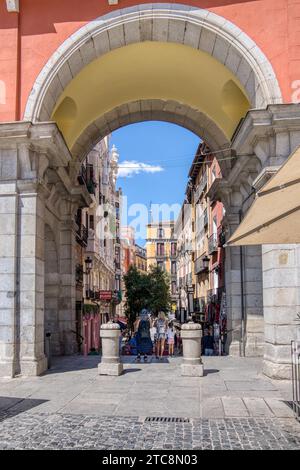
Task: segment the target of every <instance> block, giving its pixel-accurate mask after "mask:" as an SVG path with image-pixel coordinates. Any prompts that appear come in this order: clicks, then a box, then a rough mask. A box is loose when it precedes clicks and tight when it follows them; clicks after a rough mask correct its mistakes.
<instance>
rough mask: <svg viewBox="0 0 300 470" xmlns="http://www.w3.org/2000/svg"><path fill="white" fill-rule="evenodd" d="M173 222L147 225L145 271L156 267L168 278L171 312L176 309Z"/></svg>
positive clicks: (175, 250)
mask: <svg viewBox="0 0 300 470" xmlns="http://www.w3.org/2000/svg"><path fill="white" fill-rule="evenodd" d="M174 228H175V224H174V221H163V222H157V223H155V222H151V223H150V224H148V225H147V241H146V253H147V270H149V268H150V267H151V266H158V267H160V268H161V269H162V270H164V271H166V272H167V273H168V275H169V277H170V292H171V301H172V310H176V308H177V292H176V287H177V263H176V253H177V240H176V238H175V234H174Z"/></svg>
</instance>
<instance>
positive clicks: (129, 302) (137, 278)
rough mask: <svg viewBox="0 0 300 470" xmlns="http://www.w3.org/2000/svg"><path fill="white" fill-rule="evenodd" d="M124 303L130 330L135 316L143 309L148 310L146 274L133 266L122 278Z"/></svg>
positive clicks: (148, 290) (148, 283)
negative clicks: (124, 293)
mask: <svg viewBox="0 0 300 470" xmlns="http://www.w3.org/2000/svg"><path fill="white" fill-rule="evenodd" d="M124 283H125V291H126V303H125V314H126V316H127V318H128V323H129V328H131V329H132V327H133V324H134V322H135V320H136V317H137V315H138V314H139V313H140V311H141V310H142V309H143V308H149V297H150V288H151V285H150V282H149V277H148V275H147V274H144V273H141V272H140V271H138V269H137V268H136V267H135V266H130V268H129V270H128V272H127V274H125V276H124Z"/></svg>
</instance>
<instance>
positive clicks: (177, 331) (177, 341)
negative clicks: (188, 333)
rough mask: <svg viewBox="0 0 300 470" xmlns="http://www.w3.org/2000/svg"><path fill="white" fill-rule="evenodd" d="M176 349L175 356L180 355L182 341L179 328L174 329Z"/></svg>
mask: <svg viewBox="0 0 300 470" xmlns="http://www.w3.org/2000/svg"><path fill="white" fill-rule="evenodd" d="M175 335H176V348H177V354H179V355H180V354H182V339H181V331H180V328H179V327H178V326H177V327H176V333H175Z"/></svg>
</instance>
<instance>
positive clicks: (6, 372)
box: [0, 361, 17, 379]
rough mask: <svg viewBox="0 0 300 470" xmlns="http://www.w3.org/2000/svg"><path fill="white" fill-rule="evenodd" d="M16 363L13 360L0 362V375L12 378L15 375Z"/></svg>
mask: <svg viewBox="0 0 300 470" xmlns="http://www.w3.org/2000/svg"><path fill="white" fill-rule="evenodd" d="M16 370H17V364H16V363H15V362H13V361H1V362H0V377H1V378H2V377H3V378H9V379H12V378H13V377H15V375H16V372H15V371H16Z"/></svg>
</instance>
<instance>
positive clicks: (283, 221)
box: [226, 148, 300, 246]
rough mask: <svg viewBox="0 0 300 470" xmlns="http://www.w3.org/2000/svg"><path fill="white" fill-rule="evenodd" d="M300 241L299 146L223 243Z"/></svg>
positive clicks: (256, 243)
mask: <svg viewBox="0 0 300 470" xmlns="http://www.w3.org/2000/svg"><path fill="white" fill-rule="evenodd" d="M293 243H300V148H298V149H297V150H296V151H295V153H293V154H292V155H291V156H290V157H289V159H288V160H287V161H286V163H284V164H283V165H282V167H281V168H280V170H279V171H278V172H277V173H276V175H274V176H273V178H271V179H270V181H268V183H267V184H266V185H265V186H264V187H263V188H262V189H261V190H260V191H259V192H258V193H257V195H256V199H255V201H254V203H253V205H252V206H251V208H250V209H249V211H248V213H247V214H246V216H245V218H244V219H243V221H242V222H241V224H240V225H239V227H238V228H237V230H236V231H235V232H234V234H233V235H232V236H231V237H230V239H229V240H228V241H227V243H226V245H228V246H232V245H235V246H237V245H265V244H266V245H268V244H271V245H273V244H293Z"/></svg>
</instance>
